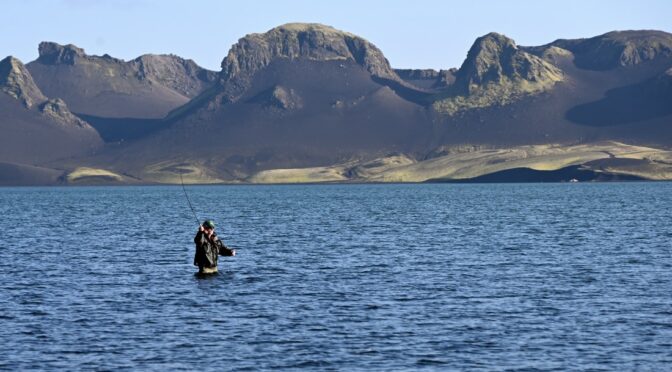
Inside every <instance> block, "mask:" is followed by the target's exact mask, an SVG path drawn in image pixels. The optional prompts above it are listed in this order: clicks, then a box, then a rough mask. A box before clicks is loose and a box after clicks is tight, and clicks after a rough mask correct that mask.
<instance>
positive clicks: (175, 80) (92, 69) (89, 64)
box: [27, 42, 217, 118]
mask: <svg viewBox="0 0 672 372" xmlns="http://www.w3.org/2000/svg"><path fill="white" fill-rule="evenodd" d="M39 52H40V55H39V58H38V59H37V60H36V61H33V62H31V63H29V64H28V65H27V67H28V70H29V71H30V73H31V74H32V75H33V78H34V79H35V81H36V83H37V85H38V86H40V88H41V89H42V91H43V92H44V93H45V94H47V95H48V96H52V97H60V98H62V99H64V100H65V101H66V102H67V103H68V105H69V106H70V107H71V109H72V110H73V111H74V112H77V113H81V114H86V115H91V116H96V117H105V118H162V117H164V116H165V115H166V114H167V113H168V112H169V111H170V110H172V109H174V108H176V107H178V106H180V105H182V104H184V103H186V102H187V101H189V99H191V98H192V97H194V96H196V95H198V94H200V93H201V92H203V91H204V90H205V89H207V88H208V87H210V86H211V85H212V84H213V83H214V82H215V80H216V78H217V74H216V73H214V72H212V71H208V70H205V69H202V68H200V67H198V66H197V65H196V64H195V63H194V62H193V61H191V60H184V59H182V58H180V57H177V56H172V55H159V56H157V55H144V56H141V57H138V58H136V59H135V60H133V61H129V62H125V61H122V60H120V59H116V58H113V57H110V56H109V55H107V54H106V55H104V56H102V57H98V56H89V55H86V54H85V53H84V50H83V49H80V48H77V47H76V46H74V45H59V44H56V43H51V42H43V43H40V47H39Z"/></svg>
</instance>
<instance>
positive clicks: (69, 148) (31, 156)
mask: <svg viewBox="0 0 672 372" xmlns="http://www.w3.org/2000/svg"><path fill="white" fill-rule="evenodd" d="M0 112H2V116H1V117H0V133H2V135H1V136H0V162H10V163H22V164H35V163H38V162H42V161H45V160H56V159H58V158H63V157H67V156H72V155H81V154H83V153H90V152H91V151H92V150H94V149H96V148H98V147H100V145H101V140H100V137H99V135H98V133H97V132H96V131H95V130H94V129H93V128H92V127H91V126H90V125H89V124H88V123H86V122H85V121H83V120H81V119H80V118H78V117H77V116H75V115H73V114H72V113H71V112H70V110H69V109H68V106H67V105H66V104H65V102H64V101H63V100H61V99H59V98H54V99H49V98H47V97H46V96H45V95H44V94H43V93H42V91H41V90H40V89H39V88H38V87H37V85H36V84H35V82H34V81H33V78H32V76H31V75H30V73H29V72H28V70H27V69H26V68H25V66H24V65H23V63H21V61H19V60H18V59H16V58H13V57H7V58H5V59H4V60H2V61H0Z"/></svg>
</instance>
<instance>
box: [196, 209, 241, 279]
mask: <svg viewBox="0 0 672 372" xmlns="http://www.w3.org/2000/svg"><path fill="white" fill-rule="evenodd" d="M194 243H196V254H195V255H194V265H195V266H198V273H199V274H214V273H216V272H217V258H218V256H219V255H222V256H235V255H236V251H235V250H233V249H230V248H229V247H227V246H225V245H224V243H222V241H221V240H219V237H217V234H215V223H214V222H212V221H210V220H207V221H205V222H203V224H202V225H201V226H199V227H198V232H197V233H196V237H194Z"/></svg>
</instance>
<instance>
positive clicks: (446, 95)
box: [0, 23, 672, 183]
mask: <svg viewBox="0 0 672 372" xmlns="http://www.w3.org/2000/svg"><path fill="white" fill-rule="evenodd" d="M671 40H672V35H670V34H668V33H665V32H662V31H617V32H610V33H607V34H604V35H599V36H596V37H592V38H587V39H576V40H564V39H559V40H556V41H553V42H551V43H548V44H545V45H541V46H519V45H517V44H516V43H515V41H514V40H512V39H510V38H508V37H507V36H505V35H501V34H498V33H494V32H492V33H488V34H486V35H483V36H482V37H479V38H477V39H476V40H475V42H474V43H473V45H472V47H471V48H470V49H469V51H468V53H467V55H466V58H465V60H464V62H463V63H462V65H461V66H460V67H459V69H455V68H445V69H441V70H432V69H394V68H392V66H391V65H390V63H389V62H388V60H387V59H386V58H385V56H384V54H383V53H382V51H381V50H380V49H379V48H377V47H376V46H375V45H373V44H372V43H370V42H369V41H367V40H365V39H364V38H362V37H359V36H357V35H353V34H351V33H348V32H345V31H340V30H337V29H334V28H332V27H329V26H325V25H320V24H310V23H308V24H303V23H292V24H286V25H282V26H279V27H276V28H273V29H271V30H269V31H267V32H265V33H255V34H249V35H246V36H244V37H243V38H241V39H240V40H238V42H237V43H235V44H234V45H233V46H232V47H231V48H230V50H229V51H228V53H227V54H226V56H224V58H223V60H222V64H221V66H222V70H221V71H220V72H219V73H214V72H210V71H207V70H203V69H201V68H199V67H198V66H196V65H195V64H194V63H193V62H190V61H185V60H183V59H181V58H179V57H175V56H150V55H146V56H142V57H139V58H138V59H136V60H133V61H128V62H125V61H121V60H118V59H114V58H112V57H109V56H107V55H105V56H102V57H97V56H88V55H86V54H85V53H84V51H83V50H81V49H79V48H77V47H74V46H72V45H66V46H62V45H58V44H55V43H42V44H41V46H40V57H39V58H38V60H36V61H34V62H31V63H29V64H28V65H27V68H23V70H21V69H19V68H18V67H17V68H14V67H12V68H9V67H6V66H5V69H4V70H2V71H5V70H7V71H8V70H11V69H14V70H16V71H19V72H20V73H14V74H9V73H7V74H5V73H4V72H3V76H6V78H5V80H3V84H4V85H3V89H2V90H3V92H5V94H3V95H2V97H1V98H0V104H2V105H5V106H3V107H1V108H2V110H3V111H2V112H3V113H8V114H6V115H5V121H6V124H3V127H2V129H1V130H2V133H3V134H4V132H5V131H8V133H14V134H12V135H14V136H16V135H17V134H16V133H19V132H18V131H17V130H16V129H10V128H19V127H21V126H22V125H23V126H25V127H26V128H28V127H30V126H35V125H36V123H38V122H40V123H43V126H48V125H47V124H48V123H47V122H49V123H51V124H49V125H52V126H54V127H58V125H54V123H61V124H59V125H65V124H63V123H67V122H68V121H72V120H75V119H76V120H80V121H81V120H83V121H82V123H84V124H81V125H80V127H81V128H80V129H82V131H81V133H84V132H86V133H89V134H91V133H94V134H96V132H97V134H99V135H100V136H102V138H103V140H105V142H106V143H105V144H104V145H100V139H97V141H98V142H96V143H98V144H97V145H96V144H94V142H95V141H89V142H86V141H84V142H82V143H83V144H84V145H78V146H79V147H77V146H74V147H72V148H73V149H79V150H77V151H78V152H77V151H74V150H73V152H70V153H68V154H71V155H63V154H64V152H60V153H59V152H58V151H55V150H54V154H53V156H50V155H49V151H51V150H49V146H56V147H55V149H66V148H69V147H67V146H65V145H63V146H61V145H49V146H47V145H45V152H44V154H43V156H42V155H40V156H35V155H33V154H32V153H31V155H30V156H34V157H35V158H34V159H29V160H28V161H25V162H24V163H21V164H19V165H17V164H15V163H13V161H18V160H16V159H19V158H20V156H17V157H16V158H14V159H13V160H11V159H10V160H7V159H8V158H2V157H0V183H2V182H3V181H2V175H3V174H5V175H10V176H6V178H5V179H9V180H10V181H8V182H11V179H12V177H15V178H16V179H19V178H21V177H22V178H21V179H23V180H24V181H21V182H24V183H25V182H28V183H29V181H30V180H31V179H33V180H35V182H38V183H40V182H42V183H43V182H44V181H43V180H44V179H51V180H53V175H54V174H56V173H58V174H61V176H60V177H59V179H60V180H61V181H60V182H65V183H109V182H113V183H135V182H141V183H142V182H144V183H147V182H150V183H151V182H159V183H175V182H178V183H179V182H181V179H184V181H185V182H188V183H189V182H195V183H223V182H224V183H232V182H252V183H254V182H263V183H273V182H368V181H376V182H407V181H411V182H419V181H426V180H438V181H454V180H475V181H492V180H498V181H501V180H506V179H510V180H516V179H518V180H533V179H537V180H561V179H565V178H567V177H573V178H577V179H581V180H614V179H672V151H669V149H672V125H671V124H672V104H670V103H672V53H670V50H672V48H671V46H672V41H671ZM10 65H11V64H10ZM7 66H9V65H7ZM10 67H11V66H10ZM31 75H32V77H31ZM47 97H53V98H52V99H48V98H47ZM68 107H70V108H71V109H72V110H73V111H74V112H75V113H76V115H74V116H73V114H71V113H70V110H69V109H68ZM7 118H8V119H9V120H7ZM85 122H88V123H90V124H91V125H92V126H93V129H91V127H89V126H88V124H86V123H85ZM17 125H18V126H17ZM76 127H78V126H77V124H73V122H71V123H70V124H69V127H68V128H71V129H73V128H76ZM86 128H88V129H86ZM12 130H14V132H11V131H12ZM49 130H53V128H52V129H49ZM45 131H47V130H46V129H45ZM45 133H46V132H45ZM68 133H70V134H68V135H67V136H63V138H61V137H58V136H57V135H56V137H54V138H55V139H56V140H55V141H54V143H57V144H60V143H70V142H72V141H73V139H74V138H80V137H78V136H77V135H76V134H73V133H80V132H76V131H74V129H73V130H71V131H70V132H68ZM13 141H14V143H21V141H28V142H27V143H30V142H29V141H30V140H28V139H15V140H13ZM68 141H70V142H68ZM8 143H9V141H8ZM87 146H88V147H87ZM85 149H88V150H86V151H84V150H85ZM41 150H42V149H41V148H40V151H41ZM22 151H23V152H22ZM11 152H15V153H17V154H20V155H23V156H25V154H26V150H19V149H16V148H14V149H13V150H11V151H8V152H7V154H9V153H11ZM3 162H4V163H3ZM8 164H9V165H8ZM45 172H46V173H45ZM50 172H51V173H50ZM54 172H56V173H54ZM59 172H60V173H59ZM63 172H65V173H63ZM38 173H39V174H41V175H42V176H39V177H38V176H37V174H38ZM12 175H14V176H12ZM31 177H33V178H31ZM17 182H18V181H17Z"/></svg>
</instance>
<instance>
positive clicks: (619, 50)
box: [550, 30, 672, 70]
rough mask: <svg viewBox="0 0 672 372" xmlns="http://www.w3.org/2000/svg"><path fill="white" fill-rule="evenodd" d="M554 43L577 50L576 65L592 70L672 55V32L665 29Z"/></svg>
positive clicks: (607, 68) (611, 34) (629, 64)
mask: <svg viewBox="0 0 672 372" xmlns="http://www.w3.org/2000/svg"><path fill="white" fill-rule="evenodd" d="M550 45H553V46H558V47H560V48H563V49H567V50H569V51H571V52H573V53H574V54H575V55H576V59H575V63H576V65H577V66H578V67H580V68H584V69H589V70H609V69H612V68H616V67H619V66H621V67H627V66H634V65H637V64H640V63H643V62H646V61H651V60H654V59H657V58H670V57H672V34H669V33H667V32H663V31H650V30H637V31H612V32H608V33H606V34H604V35H599V36H595V37H592V38H589V39H574V40H565V39H560V40H556V41H554V42H553V43H551V44H550Z"/></svg>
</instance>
